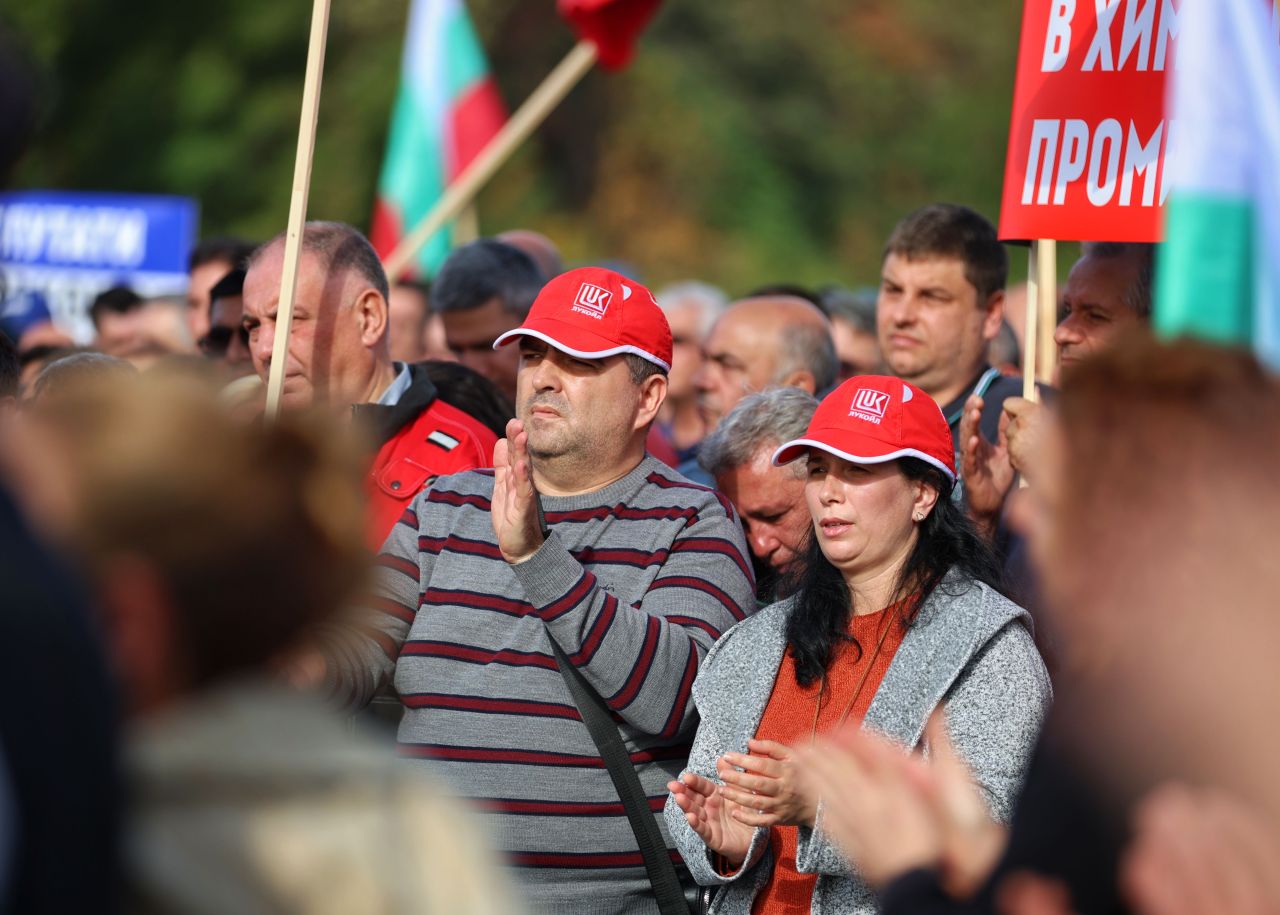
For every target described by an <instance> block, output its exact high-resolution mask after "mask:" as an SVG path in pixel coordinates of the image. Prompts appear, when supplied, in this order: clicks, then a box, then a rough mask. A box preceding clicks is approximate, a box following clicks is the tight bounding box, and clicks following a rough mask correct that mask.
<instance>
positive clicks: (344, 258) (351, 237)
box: [245, 220, 391, 302]
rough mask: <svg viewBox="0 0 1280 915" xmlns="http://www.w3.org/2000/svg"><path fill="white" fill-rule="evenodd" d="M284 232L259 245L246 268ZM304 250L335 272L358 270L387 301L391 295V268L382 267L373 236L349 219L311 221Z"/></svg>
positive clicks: (280, 241)
mask: <svg viewBox="0 0 1280 915" xmlns="http://www.w3.org/2000/svg"><path fill="white" fill-rule="evenodd" d="M284 236H285V233H284V232H281V233H280V234H279V235H277V236H275V237H274V238H272V239H270V240H268V241H266V242H264V243H263V244H261V245H259V246H258V249H257V250H256V251H254V252H253V253H252V254H251V255H249V260H248V262H247V263H246V264H245V269H246V270H248V269H249V268H250V267H252V266H253V265H254V264H255V263H257V261H258V258H260V257H262V255H263V253H264V252H266V250H267V249H268V248H271V247H272V246H274V245H276V244H283V243H284ZM302 250H303V251H304V252H307V253H310V254H314V255H315V256H316V257H317V258H319V260H320V264H321V266H322V267H323V268H324V269H325V270H327V271H329V272H331V273H334V274H339V273H344V272H346V271H347V270H354V271H355V272H356V273H358V274H359V275H360V277H361V278H362V279H364V281H365V282H366V283H368V284H369V285H370V286H372V287H373V288H374V289H376V290H377V291H378V293H379V294H380V295H381V296H382V300H383V301H384V302H385V301H387V300H388V299H389V298H390V297H391V286H390V284H389V283H388V282H387V271H385V270H383V269H382V261H380V260H379V259H378V252H376V251H374V250H373V245H371V244H369V239H367V238H365V237H364V234H363V233H362V232H361V231H360V230H359V229H357V228H356V227H355V226H349V225H347V224H346V223H345V222H326V221H319V220H317V221H315V222H308V223H307V224H306V226H305V227H304V228H303V230H302Z"/></svg>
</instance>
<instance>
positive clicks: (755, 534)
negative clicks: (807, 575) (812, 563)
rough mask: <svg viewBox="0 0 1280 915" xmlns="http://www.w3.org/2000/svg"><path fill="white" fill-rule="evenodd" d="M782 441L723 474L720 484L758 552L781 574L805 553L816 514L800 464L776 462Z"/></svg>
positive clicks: (720, 488)
mask: <svg viewBox="0 0 1280 915" xmlns="http://www.w3.org/2000/svg"><path fill="white" fill-rule="evenodd" d="M778 444H779V443H777V442H773V443H771V444H770V445H769V446H768V447H766V448H761V449H760V450H759V451H757V452H756V453H755V454H754V455H753V456H752V458H751V460H750V461H749V462H747V463H746V464H743V465H741V466H739V467H732V468H730V469H729V470H726V471H724V472H723V473H720V474H717V475H716V488H717V489H719V490H720V491H721V492H722V493H724V494H725V496H727V497H728V499H729V501H730V502H732V503H733V507H734V508H736V509H737V510H738V515H739V516H740V517H741V518H742V524H743V527H745V528H746V531H747V544H748V545H749V546H750V547H751V553H752V555H754V556H755V557H756V558H757V559H759V560H760V561H761V562H763V563H765V564H767V565H768V566H769V567H770V568H772V569H773V570H774V571H775V572H779V573H781V572H785V571H786V570H787V567H788V566H789V565H790V564H791V563H792V562H793V561H794V560H795V558H796V554H797V553H799V552H800V549H801V545H802V544H803V543H804V538H805V535H806V534H807V533H808V530H809V524H810V518H809V509H808V508H807V507H806V506H805V501H804V483H805V478H804V477H803V476H801V477H797V476H796V475H795V470H794V465H790V464H789V465H787V466H785V467H775V466H774V465H773V462H772V457H773V451H774V449H775V448H776V447H777V445H778Z"/></svg>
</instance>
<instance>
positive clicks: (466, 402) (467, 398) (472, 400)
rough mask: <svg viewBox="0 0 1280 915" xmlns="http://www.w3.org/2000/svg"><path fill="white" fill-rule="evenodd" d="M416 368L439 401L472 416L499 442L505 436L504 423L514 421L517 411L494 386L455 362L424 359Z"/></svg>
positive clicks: (505, 426) (475, 372)
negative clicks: (421, 372)
mask: <svg viewBox="0 0 1280 915" xmlns="http://www.w3.org/2000/svg"><path fill="white" fill-rule="evenodd" d="M417 364H418V365H419V366H420V367H421V368H422V369H423V371H425V372H426V373H427V377H428V378H430V379H431V383H432V384H434V385H435V386H436V391H437V393H438V396H439V397H440V399H441V400H443V401H444V402H445V403H447V404H449V406H451V407H457V408H458V409H459V410H461V411H462V412H463V413H466V414H468V415H469V416H474V417H475V418H476V419H478V420H479V421H480V422H482V423H484V425H485V426H486V427H488V428H489V430H490V431H492V432H493V434H494V435H496V436H498V437H499V438H502V437H504V436H506V434H507V423H508V422H510V421H511V420H513V419H515V416H516V411H515V408H514V407H513V406H511V401H509V400H507V398H506V396H505V395H503V393H502V391H500V390H498V386H497V385H496V384H494V383H493V382H492V381H490V380H489V379H488V378H485V377H484V376H483V375H481V374H480V373H479V372H477V371H475V370H473V369H469V368H467V367H466V366H465V365H462V364H461V363H458V362H445V361H444V360H441V359H427V360H425V361H423V362H419V363H417Z"/></svg>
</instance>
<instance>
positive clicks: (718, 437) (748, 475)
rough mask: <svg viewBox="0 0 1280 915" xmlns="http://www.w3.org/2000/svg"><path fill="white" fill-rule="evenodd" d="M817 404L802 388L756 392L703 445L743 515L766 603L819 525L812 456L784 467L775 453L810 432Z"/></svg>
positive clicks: (704, 460) (704, 458)
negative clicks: (811, 498) (809, 489)
mask: <svg viewBox="0 0 1280 915" xmlns="http://www.w3.org/2000/svg"><path fill="white" fill-rule="evenodd" d="M817 408H818V401H817V398H815V397H814V396H813V395H812V394H810V393H808V392H806V391H802V390H800V389H799V388H771V389H770V390H767V391H762V392H761V393H759V394H748V395H747V396H746V397H744V398H742V400H740V401H738V405H737V406H735V407H734V408H733V409H732V410H730V411H729V415H728V416H726V417H725V418H724V419H723V420H722V421H721V423H720V425H719V426H717V427H716V430H715V431H714V432H712V433H711V434H710V435H709V436H707V438H706V439H704V440H703V442H702V447H701V448H700V449H699V450H698V463H699V464H701V465H702V469H703V470H705V471H706V472H707V473H709V474H711V477H712V479H713V480H715V484H716V489H718V490H719V491H720V492H722V493H724V495H725V497H726V498H728V500H729V501H730V502H732V503H733V507H734V508H735V509H737V512H738V517H739V518H741V519H742V526H743V529H744V530H745V531H746V534H747V546H749V547H750V548H751V556H752V559H754V561H755V567H756V599H757V600H758V601H760V602H761V603H762V605H763V604H771V603H773V602H774V601H775V600H777V599H778V598H779V597H784V596H785V595H783V594H779V593H778V589H779V588H780V587H781V585H782V582H783V580H784V579H785V577H786V575H787V573H788V572H790V571H791V566H792V563H794V562H795V560H796V558H797V557H798V556H799V555H800V554H801V553H802V552H803V551H804V547H805V543H806V542H807V540H808V537H809V530H810V526H811V525H812V519H811V518H810V517H809V509H808V507H807V506H806V505H805V501H804V484H805V479H806V478H807V476H808V474H807V472H806V468H805V465H804V462H803V461H795V462H792V463H791V464H789V465H783V466H778V465H776V464H774V463H773V453H774V452H775V451H777V450H778V448H779V446H781V445H782V443H783V442H789V441H791V440H792V439H797V438H801V437H802V436H803V435H804V431H805V429H807V428H808V427H809V420H811V419H812V418H813V411H814V410H816V409H817Z"/></svg>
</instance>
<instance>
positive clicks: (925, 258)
mask: <svg viewBox="0 0 1280 915" xmlns="http://www.w3.org/2000/svg"><path fill="white" fill-rule="evenodd" d="M1008 269H1009V261H1008V257H1007V255H1006V254H1005V250H1004V246H1003V245H1002V244H1000V241H999V240H998V239H997V238H996V230H995V227H994V226H992V225H991V223H989V222H988V221H987V220H986V219H984V218H983V217H982V216H981V215H979V214H978V213H976V212H974V211H973V210H971V209H969V208H968V207H964V206H957V205H955V204H946V203H939V204H933V205H931V206H926V207H923V208H921V209H919V210H916V211H915V212H913V213H911V214H909V215H908V216H906V217H905V218H904V219H903V220H902V221H901V222H899V223H898V225H897V226H896V227H895V228H894V230H893V233H892V234H891V235H890V236H889V241H888V243H887V244H886V245H885V249H884V258H883V261H882V263H881V268H880V271H881V276H880V294H879V298H878V299H877V301H876V327H877V330H878V333H879V338H880V350H881V352H882V353H883V355H884V359H885V362H886V363H887V364H888V366H889V369H890V371H892V372H893V374H895V375H897V376H898V377H899V378H903V379H906V380H907V381H910V382H911V383H912V384H914V385H916V386H917V387H919V388H921V389H923V390H924V391H925V393H927V394H928V395H929V396H930V397H932V398H933V399H934V400H935V401H937V402H938V406H939V407H941V408H942V413H943V415H944V416H945V417H946V419H947V423H948V424H949V425H950V426H951V435H952V438H953V439H954V440H955V444H956V449H957V452H958V451H959V450H960V441H959V428H960V419H961V417H962V416H963V414H964V406H965V401H966V400H968V398H969V397H970V396H971V395H973V394H980V395H982V396H983V397H984V401H985V404H986V406H985V408H984V410H983V413H982V424H981V427H982V434H983V435H984V436H986V438H987V439H988V440H989V441H995V438H996V434H997V431H998V426H999V423H1000V407H1001V404H1003V402H1004V399H1005V398H1006V397H1014V396H1017V395H1018V394H1020V393H1021V392H1022V381H1021V380H1020V379H1017V378H1010V377H1007V376H1001V374H1000V372H999V370H997V369H995V368H993V367H992V366H990V365H988V364H987V356H986V353H987V344H988V343H989V342H990V341H991V340H992V339H993V338H994V337H995V336H996V334H998V333H999V331H1000V322H1001V320H1003V317H1004V285H1005V280H1006V278H1007V274H1008Z"/></svg>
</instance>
